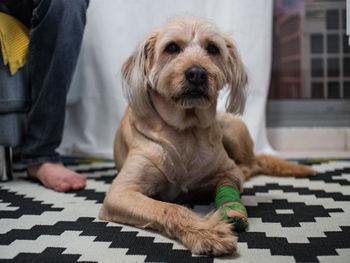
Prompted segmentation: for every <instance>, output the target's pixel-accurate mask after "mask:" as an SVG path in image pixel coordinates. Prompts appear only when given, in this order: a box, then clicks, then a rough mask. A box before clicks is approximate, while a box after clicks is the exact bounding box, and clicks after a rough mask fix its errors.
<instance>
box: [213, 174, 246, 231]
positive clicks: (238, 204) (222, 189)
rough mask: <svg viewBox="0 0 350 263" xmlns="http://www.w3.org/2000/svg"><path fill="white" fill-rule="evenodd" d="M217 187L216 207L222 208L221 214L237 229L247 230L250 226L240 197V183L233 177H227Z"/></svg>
mask: <svg viewBox="0 0 350 263" xmlns="http://www.w3.org/2000/svg"><path fill="white" fill-rule="evenodd" d="M216 189H217V190H216V196H215V205H216V209H221V216H222V217H223V218H224V219H225V220H227V221H228V222H230V223H232V224H233V225H234V227H235V230H236V231H243V230H245V229H246V228H247V227H248V220H247V218H248V216H247V210H246V209H245V207H244V206H243V204H242V201H241V198H240V185H239V183H238V182H237V181H236V180H234V179H232V178H225V179H222V180H221V181H220V182H219V184H218V186H217V188H216Z"/></svg>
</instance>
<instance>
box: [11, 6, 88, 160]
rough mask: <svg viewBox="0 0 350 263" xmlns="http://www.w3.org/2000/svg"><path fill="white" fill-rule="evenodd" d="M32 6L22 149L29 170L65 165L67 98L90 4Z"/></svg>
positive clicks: (23, 158)
mask: <svg viewBox="0 0 350 263" xmlns="http://www.w3.org/2000/svg"><path fill="white" fill-rule="evenodd" d="M11 1H17V2H22V3H23V2H26V1H24V0H11ZM29 1H31V3H34V5H33V7H34V9H33V12H32V19H31V24H30V44H29V55H28V71H29V79H30V89H31V102H32V103H31V107H30V111H29V112H28V124H27V132H26V139H25V142H24V145H23V147H22V161H23V163H24V164H27V165H28V164H40V163H44V162H60V157H59V154H58V153H57V152H56V149H57V148H58V146H59V145H60V143H61V141H62V135H63V128H64V120H65V109H66V95H67V92H68V89H69V86H70V83H71V80H72V76H73V73H74V69H75V66H76V62H77V58H78V54H79V50H80V46H81V40H82V36H83V32H84V27H85V21H86V9H87V7H88V4H89V1H88V0H28V2H29ZM22 10H23V9H22Z"/></svg>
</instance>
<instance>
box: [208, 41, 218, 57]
mask: <svg viewBox="0 0 350 263" xmlns="http://www.w3.org/2000/svg"><path fill="white" fill-rule="evenodd" d="M207 52H208V53H209V54H211V55H217V54H219V53H220V50H219V48H218V47H217V46H215V45H214V44H212V43H210V44H208V46H207Z"/></svg>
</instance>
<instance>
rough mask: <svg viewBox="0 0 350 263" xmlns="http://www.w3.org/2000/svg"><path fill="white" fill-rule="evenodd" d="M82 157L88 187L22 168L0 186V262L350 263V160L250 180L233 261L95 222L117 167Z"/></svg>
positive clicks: (77, 164)
mask: <svg viewBox="0 0 350 263" xmlns="http://www.w3.org/2000/svg"><path fill="white" fill-rule="evenodd" d="M84 162H85V163H84ZM84 162H82V161H81V160H80V161H79V160H78V161H77V160H74V161H72V160H70V159H66V163H67V164H68V165H67V166H68V167H69V168H71V169H74V170H76V171H78V172H80V173H84V174H85V175H87V177H88V180H87V186H86V188H85V189H84V190H80V191H76V192H69V193H56V192H54V191H51V190H47V189H45V188H44V187H42V186H41V185H40V184H38V183H36V182H33V181H30V180H28V179H26V177H25V173H24V172H21V171H19V172H17V173H16V175H15V180H13V181H11V182H4V183H0V262H26V263H27V262H269V263H271V262H350V160H343V161H339V160H338V161H328V162H318V163H314V164H313V165H312V166H313V168H314V169H315V170H316V171H317V172H318V173H317V175H316V176H313V177H310V178H303V179H296V178H273V177H267V176H258V177H255V178H253V179H251V180H250V181H248V182H246V184H245V190H244V193H243V195H242V199H243V202H244V204H245V206H246V208H247V210H248V215H249V229H248V230H247V231H246V232H241V233H239V234H238V235H239V243H238V252H237V253H236V254H235V255H234V256H232V257H228V258H213V257H206V256H196V255H192V254H191V253H190V252H189V251H188V250H187V249H186V248H184V247H183V246H182V245H181V244H179V243H178V242H176V241H174V240H171V239H168V238H166V237H164V236H162V235H160V234H158V233H156V232H153V231H147V230H140V229H138V228H134V227H131V226H126V225H120V224H115V223H107V222H103V221H99V220H97V219H96V216H97V214H98V211H99V209H100V207H101V204H102V201H103V199H104V196H105V193H106V191H107V190H108V188H109V186H110V183H111V181H112V179H113V178H114V177H115V176H116V170H115V169H114V165H113V163H112V162H106V161H105V162H103V161H93V162H91V163H89V162H86V160H85V161H84ZM188 206H189V207H191V208H192V209H193V210H194V211H195V212H197V213H198V214H206V213H207V212H209V211H211V210H212V209H213V208H214V205H213V203H211V201H210V200H206V201H205V200H204V201H201V202H196V203H194V204H188Z"/></svg>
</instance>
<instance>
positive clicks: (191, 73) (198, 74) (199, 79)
mask: <svg viewBox="0 0 350 263" xmlns="http://www.w3.org/2000/svg"><path fill="white" fill-rule="evenodd" d="M185 77H186V80H188V81H189V82H190V83H191V84H193V85H196V86H199V85H202V84H204V83H206V82H207V80H208V72H207V71H206V69H205V68H203V67H201V66H197V65H194V66H191V67H189V68H188V69H187V70H186V71H185Z"/></svg>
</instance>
